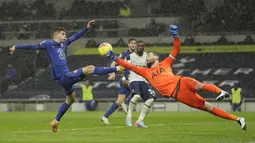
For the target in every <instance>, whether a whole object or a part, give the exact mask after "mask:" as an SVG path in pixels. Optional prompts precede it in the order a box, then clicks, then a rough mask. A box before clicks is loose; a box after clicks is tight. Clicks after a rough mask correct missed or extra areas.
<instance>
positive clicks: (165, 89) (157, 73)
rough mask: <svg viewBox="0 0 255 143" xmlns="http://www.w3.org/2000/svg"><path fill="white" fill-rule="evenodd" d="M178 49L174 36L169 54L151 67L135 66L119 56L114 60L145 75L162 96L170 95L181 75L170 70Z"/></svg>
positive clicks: (178, 41) (178, 45)
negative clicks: (172, 46) (172, 47)
mask: <svg viewBox="0 0 255 143" xmlns="http://www.w3.org/2000/svg"><path fill="white" fill-rule="evenodd" d="M179 51H180V40H179V38H176V39H175V40H174V49H173V50H172V52H171V53H170V55H169V56H168V57H167V58H166V59H164V60H163V61H162V62H160V63H159V64H157V65H156V66H155V67H153V68H141V67H137V66H135V65H132V64H130V63H128V62H126V61H124V60H121V59H119V58H118V59H117V60H116V62H117V63H118V64H119V65H121V66H123V67H124V68H127V69H130V70H132V71H134V72H135V73H137V74H139V75H141V76H143V77H145V78H146V79H147V80H148V81H149V82H150V84H151V85H152V86H153V87H154V88H155V89H156V90H158V91H159V92H160V94H161V95H162V96H166V97H171V96H172V94H173V91H174V90H175V88H176V86H177V83H178V81H179V80H180V78H181V76H177V75H174V74H173V72H172V65H173V63H174V61H175V57H176V56H177V55H178V53H179Z"/></svg>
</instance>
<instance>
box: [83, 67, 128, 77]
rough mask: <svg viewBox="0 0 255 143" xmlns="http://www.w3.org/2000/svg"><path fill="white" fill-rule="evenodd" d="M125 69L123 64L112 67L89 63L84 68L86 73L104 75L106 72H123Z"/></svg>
mask: <svg viewBox="0 0 255 143" xmlns="http://www.w3.org/2000/svg"><path fill="white" fill-rule="evenodd" d="M123 70H124V68H123V67H121V66H117V67H112V68H111V67H95V66H93V65H89V66H86V67H83V68H82V71H83V74H84V75H90V74H95V75H104V74H108V73H112V72H122V71H123Z"/></svg>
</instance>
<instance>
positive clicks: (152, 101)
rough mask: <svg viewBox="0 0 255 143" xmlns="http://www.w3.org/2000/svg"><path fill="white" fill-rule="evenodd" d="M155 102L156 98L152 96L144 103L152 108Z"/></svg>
mask: <svg viewBox="0 0 255 143" xmlns="http://www.w3.org/2000/svg"><path fill="white" fill-rule="evenodd" d="M153 103H154V99H153V98H150V99H148V100H146V101H145V103H144V105H145V106H147V107H149V108H151V106H152V104H153Z"/></svg>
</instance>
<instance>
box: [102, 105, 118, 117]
mask: <svg viewBox="0 0 255 143" xmlns="http://www.w3.org/2000/svg"><path fill="white" fill-rule="evenodd" d="M118 108H119V105H118V104H117V103H115V102H114V103H113V104H112V106H111V107H110V109H108V111H107V112H106V113H105V114H104V117H105V118H108V117H109V116H110V115H111V114H112V113H113V112H114V111H116V110H117V109H118Z"/></svg>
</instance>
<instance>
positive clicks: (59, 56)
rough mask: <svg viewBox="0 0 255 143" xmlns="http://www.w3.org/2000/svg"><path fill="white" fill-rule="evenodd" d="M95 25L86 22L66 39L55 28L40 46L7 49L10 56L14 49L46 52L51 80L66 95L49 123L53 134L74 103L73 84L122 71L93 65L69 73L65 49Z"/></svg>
mask: <svg viewBox="0 0 255 143" xmlns="http://www.w3.org/2000/svg"><path fill="white" fill-rule="evenodd" d="M95 23H96V21H95V20H92V21H90V22H88V24H87V27H86V28H84V29H82V30H81V31H79V32H77V33H75V34H73V35H72V36H71V37H69V38H67V36H66V30H65V29H64V28H62V27H56V28H54V30H53V32H52V40H45V41H43V42H41V43H40V44H29V45H14V46H12V47H11V48H10V49H9V51H10V54H13V53H14V51H15V49H31V50H38V49H45V50H46V52H47V55H48V57H49V59H50V61H51V64H52V70H51V75H52V79H53V80H58V82H59V84H60V85H61V86H62V87H63V88H64V92H65V95H66V101H65V102H64V103H63V104H62V105H61V107H60V109H59V111H58V113H57V116H56V118H55V119H54V120H53V121H51V123H50V125H51V128H52V131H53V132H57V130H58V126H59V122H60V119H61V117H62V116H63V115H64V114H65V112H66V111H67V110H68V108H69V107H70V106H71V105H72V103H74V101H75V92H74V88H73V85H74V84H75V83H77V82H78V81H81V80H82V79H83V78H84V77H85V76H87V75H90V74H96V75H103V74H108V73H112V72H118V71H121V70H122V69H121V68H120V67H112V68H110V67H95V66H93V65H89V66H86V67H83V68H79V69H77V70H75V71H69V68H68V66H67V62H66V55H65V52H64V51H65V50H66V47H67V46H68V45H69V44H71V43H72V42H74V41H75V40H77V39H78V38H80V37H81V36H82V35H83V34H84V33H85V32H87V31H89V30H91V29H93V27H94V25H95Z"/></svg>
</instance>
